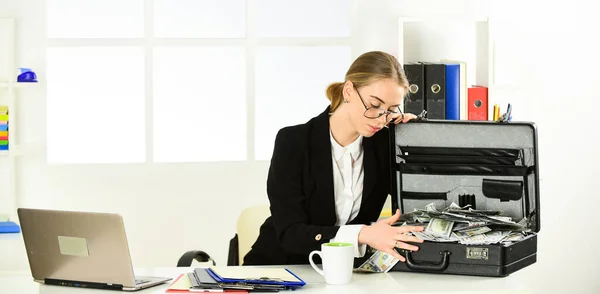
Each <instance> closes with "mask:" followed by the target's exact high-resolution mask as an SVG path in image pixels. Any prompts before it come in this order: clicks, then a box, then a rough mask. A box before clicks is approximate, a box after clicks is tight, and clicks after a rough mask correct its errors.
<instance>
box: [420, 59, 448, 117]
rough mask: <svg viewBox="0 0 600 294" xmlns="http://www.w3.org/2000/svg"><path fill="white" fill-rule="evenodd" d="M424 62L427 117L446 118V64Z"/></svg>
mask: <svg viewBox="0 0 600 294" xmlns="http://www.w3.org/2000/svg"><path fill="white" fill-rule="evenodd" d="M421 63H423V67H424V72H425V84H424V86H425V109H427V118H430V119H446V65H445V64H442V63H434V62H421Z"/></svg>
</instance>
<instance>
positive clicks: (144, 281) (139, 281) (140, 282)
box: [135, 279, 150, 285]
mask: <svg viewBox="0 0 600 294" xmlns="http://www.w3.org/2000/svg"><path fill="white" fill-rule="evenodd" d="M148 282H150V280H144V279H141V280H135V284H136V285H139V284H143V283H148Z"/></svg>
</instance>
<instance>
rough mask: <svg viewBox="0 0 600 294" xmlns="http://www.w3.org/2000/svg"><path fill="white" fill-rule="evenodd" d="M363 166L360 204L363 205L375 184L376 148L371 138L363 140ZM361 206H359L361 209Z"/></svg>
mask: <svg viewBox="0 0 600 294" xmlns="http://www.w3.org/2000/svg"><path fill="white" fill-rule="evenodd" d="M363 152H364V159H363V166H364V182H363V195H362V200H361V204H364V203H365V202H366V200H367V198H369V195H370V194H371V192H372V191H373V188H375V185H376V184H377V166H378V162H377V156H376V155H375V152H376V148H375V146H374V144H373V138H364V140H363ZM362 206H363V205H361V207H362Z"/></svg>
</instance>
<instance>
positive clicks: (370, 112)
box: [365, 108, 383, 118]
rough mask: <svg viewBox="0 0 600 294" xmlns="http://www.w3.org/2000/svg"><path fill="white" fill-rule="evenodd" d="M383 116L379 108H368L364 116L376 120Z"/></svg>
mask: <svg viewBox="0 0 600 294" xmlns="http://www.w3.org/2000/svg"><path fill="white" fill-rule="evenodd" d="M381 115H383V111H382V110H381V109H379V108H369V109H367V111H365V116H366V117H368V118H378V117H380V116H381Z"/></svg>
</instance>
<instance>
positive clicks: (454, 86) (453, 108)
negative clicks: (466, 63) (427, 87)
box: [446, 64, 460, 120]
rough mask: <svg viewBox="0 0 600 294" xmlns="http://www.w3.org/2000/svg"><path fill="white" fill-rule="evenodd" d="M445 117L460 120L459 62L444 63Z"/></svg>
mask: <svg viewBox="0 0 600 294" xmlns="http://www.w3.org/2000/svg"><path fill="white" fill-rule="evenodd" d="M446 119H447V120H460V64H446Z"/></svg>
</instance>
